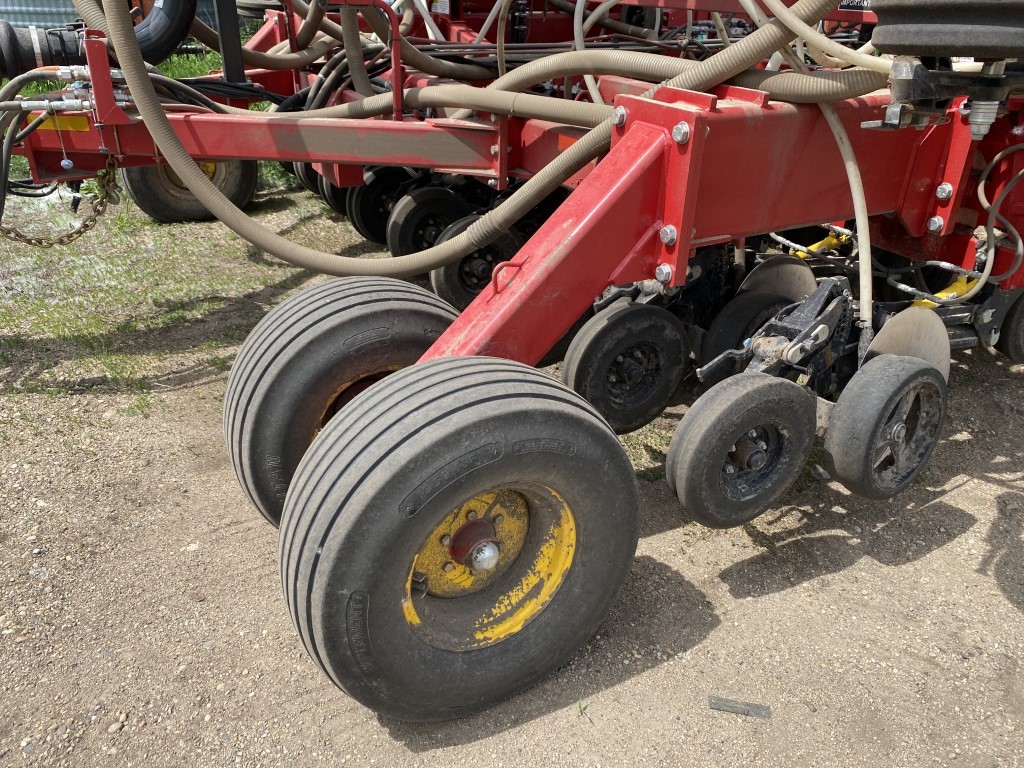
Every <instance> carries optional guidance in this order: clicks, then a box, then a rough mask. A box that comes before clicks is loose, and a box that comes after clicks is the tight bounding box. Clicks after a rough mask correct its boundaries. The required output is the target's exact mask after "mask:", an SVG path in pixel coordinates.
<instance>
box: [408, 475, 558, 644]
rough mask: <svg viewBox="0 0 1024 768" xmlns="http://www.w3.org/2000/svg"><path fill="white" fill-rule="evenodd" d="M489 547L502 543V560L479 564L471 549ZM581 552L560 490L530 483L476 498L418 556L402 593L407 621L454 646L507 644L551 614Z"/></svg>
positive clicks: (429, 538)
mask: <svg viewBox="0 0 1024 768" xmlns="http://www.w3.org/2000/svg"><path fill="white" fill-rule="evenodd" d="M425 511H426V510H421V511H420V513H419V514H423V513H424V512H425ZM488 544H493V546H494V547H496V548H497V554H496V562H495V563H494V565H493V566H492V567H489V568H484V569H475V568H474V567H473V565H474V563H475V562H477V561H475V560H474V559H473V557H472V553H474V552H477V551H479V550H478V548H479V547H481V546H487V545H488ZM575 550H576V522H575V519H574V517H573V514H572V511H571V510H570V508H569V505H568V504H567V503H566V502H565V500H564V499H563V498H562V497H561V496H560V495H559V494H558V493H557V492H555V491H554V490H553V489H551V488H548V487H547V486H539V485H523V486H522V487H515V488H511V487H505V488H497V489H491V490H488V491H485V492H483V493H480V494H478V495H476V496H473V497H472V498H470V499H468V500H467V501H465V502H463V503H462V504H460V505H459V506H457V507H456V508H455V509H453V510H451V511H450V512H448V514H446V515H445V517H444V518H443V519H442V520H441V522H440V523H439V524H438V525H437V526H435V527H434V529H433V530H432V531H431V532H430V534H429V535H428V536H427V538H426V539H425V540H424V541H423V543H422V545H421V546H420V548H419V550H418V551H417V552H416V553H415V555H414V556H413V558H412V563H411V565H410V568H409V572H408V575H407V577H406V581H405V585H404V593H403V595H402V612H403V615H404V616H405V620H406V623H407V624H408V625H409V626H410V627H412V628H413V630H414V631H415V632H417V633H418V634H420V635H421V636H422V637H423V638H424V639H425V640H426V641H427V642H429V643H430V644H431V645H434V646H437V647H442V648H446V649H449V650H470V649H473V648H483V647H486V646H488V645H493V644H495V643H498V642H501V641H502V640H505V639H506V638H509V637H511V636H513V635H515V634H516V633H518V632H519V631H520V630H522V629H523V628H524V627H525V626H527V625H528V624H529V623H530V622H531V621H533V620H534V619H536V618H537V617H538V616H539V615H540V614H541V613H542V612H543V611H544V609H545V608H546V607H547V605H548V604H549V603H550V602H551V599H552V598H553V597H554V595H555V593H556V592H557V591H558V589H559V588H560V587H561V586H562V584H563V583H564V581H565V577H566V574H568V572H569V569H570V568H571V566H572V560H573V555H574V553H575ZM492 552H493V550H492Z"/></svg>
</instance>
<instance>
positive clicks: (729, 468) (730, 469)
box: [725, 464, 736, 475]
mask: <svg viewBox="0 0 1024 768" xmlns="http://www.w3.org/2000/svg"><path fill="white" fill-rule="evenodd" d="M725 474H727V475H735V474H736V467H734V466H733V465H732V464H726V465H725Z"/></svg>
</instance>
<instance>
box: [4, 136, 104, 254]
mask: <svg viewBox="0 0 1024 768" xmlns="http://www.w3.org/2000/svg"><path fill="white" fill-rule="evenodd" d="M116 170H117V159H116V158H115V157H114V156H113V155H111V156H110V157H108V158H107V165H106V167H105V168H104V169H103V170H102V171H100V172H99V173H97V174H96V181H97V183H98V184H99V190H100V191H99V197H98V198H97V199H96V202H94V203H92V212H91V213H90V214H89V215H88V216H86V217H85V218H84V219H83V220H82V223H81V224H79V225H78V227H77V228H76V229H73V230H71V231H70V232H66V233H64V234H63V235H59V236H58V237H53V238H50V237H36V236H34V235H26V234H25V233H24V232H22V231H20V230H19V229H18V228H17V227H8V226H6V225H4V224H3V223H2V222H0V235H3V236H4V237H6V238H7V239H8V240H13V241H14V242H16V243H24V244H25V245H32V246H35V247H37V248H53V247H54V246H56V245H69V244H71V243H73V242H75V240H77V239H78V238H80V237H81V236H82V235H84V234H85V233H86V232H88V231H89V230H91V229H92V228H93V227H95V226H96V224H97V222H98V221H99V219H100V217H101V216H102V215H103V214H104V213H106V212H107V206H108V205H109V204H111V203H113V204H114V205H117V204H118V203H120V202H121V195H120V192H119V191H118V187H117V176H116V174H115V173H114V172H115V171H116ZM0 192H2V190H0Z"/></svg>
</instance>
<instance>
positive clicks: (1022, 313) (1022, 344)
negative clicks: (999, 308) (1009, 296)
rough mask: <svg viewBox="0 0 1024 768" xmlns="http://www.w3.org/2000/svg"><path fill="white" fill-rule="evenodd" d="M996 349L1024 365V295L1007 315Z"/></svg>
mask: <svg viewBox="0 0 1024 768" xmlns="http://www.w3.org/2000/svg"><path fill="white" fill-rule="evenodd" d="M996 349H998V350H999V351H1000V352H1002V353H1003V354H1004V355H1006V356H1007V357H1008V358H1010V359H1011V360H1012V361H1013V362H1015V363H1024V295H1022V296H1021V297H1020V298H1019V299H1017V301H1015V302H1014V303H1013V306H1011V307H1010V311H1009V312H1007V313H1006V317H1005V318H1004V320H1003V325H1002V330H1001V331H1000V333H999V341H997V342H996Z"/></svg>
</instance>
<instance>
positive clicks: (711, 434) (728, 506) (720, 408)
mask: <svg viewBox="0 0 1024 768" xmlns="http://www.w3.org/2000/svg"><path fill="white" fill-rule="evenodd" d="M773 420H778V421H779V423H784V424H786V426H787V427H788V429H789V438H788V439H789V441H790V451H791V454H790V458H789V459H788V461H787V463H786V465H785V466H784V467H783V468H782V470H781V471H780V474H779V476H778V479H777V480H776V481H775V482H774V483H773V485H772V488H771V490H770V492H767V493H762V494H759V495H758V496H757V497H756V499H755V500H743V501H737V500H733V499H731V498H729V497H728V496H726V495H725V493H724V492H723V491H722V490H721V472H722V464H723V459H724V456H725V454H726V453H728V448H727V446H730V445H731V444H732V443H733V442H734V441H735V439H736V437H737V436H738V435H742V433H743V432H745V431H746V430H747V429H749V428H753V427H755V426H757V425H758V424H762V423H768V422H771V421H773ZM816 424H817V418H816V404H815V399H814V397H813V396H812V395H810V394H808V393H807V392H806V391H805V390H803V389H802V388H801V387H799V386H797V385H796V384H794V383H793V382H792V381H789V380H788V379H780V378H776V377H774V376H769V375H768V374H766V373H741V374H739V375H737V376H733V377H730V378H728V379H726V380H725V381H723V382H721V383H719V384H716V385H715V386H714V387H712V388H711V389H709V390H708V391H707V392H705V393H704V394H703V395H701V396H700V397H699V398H698V399H697V401H696V402H695V403H694V404H693V405H692V406H691V407H690V409H689V410H688V411H687V412H686V413H685V414H683V418H682V419H681V420H680V422H679V425H678V426H677V428H676V431H675V434H674V435H673V436H672V442H671V443H670V444H669V449H668V453H667V455H666V458H665V474H666V476H667V477H671V478H672V479H671V480H670V481H669V486H670V487H671V488H672V489H673V490H674V491H675V493H676V496H677V497H678V498H679V501H680V503H681V504H682V505H683V509H684V510H685V512H686V513H687V514H688V515H689V516H690V517H692V518H693V519H694V520H696V521H697V522H699V523H701V524H702V525H706V526H708V527H709V528H730V527H734V526H737V525H742V524H744V523H746V522H749V521H750V520H752V519H754V518H755V517H757V516H758V515H759V514H761V512H763V511H764V509H766V508H767V507H768V506H769V505H771V504H772V503H773V502H774V501H776V500H777V499H778V498H779V497H780V496H782V495H783V494H784V493H785V492H786V491H787V490H788V489H789V487H790V486H791V485H792V484H793V482H794V481H795V480H796V478H797V476H798V475H799V474H800V471H801V470H802V469H803V467H804V464H806V462H807V457H808V456H809V455H810V452H811V446H812V445H813V443H814V435H815V427H816ZM723 449H724V450H723Z"/></svg>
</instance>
